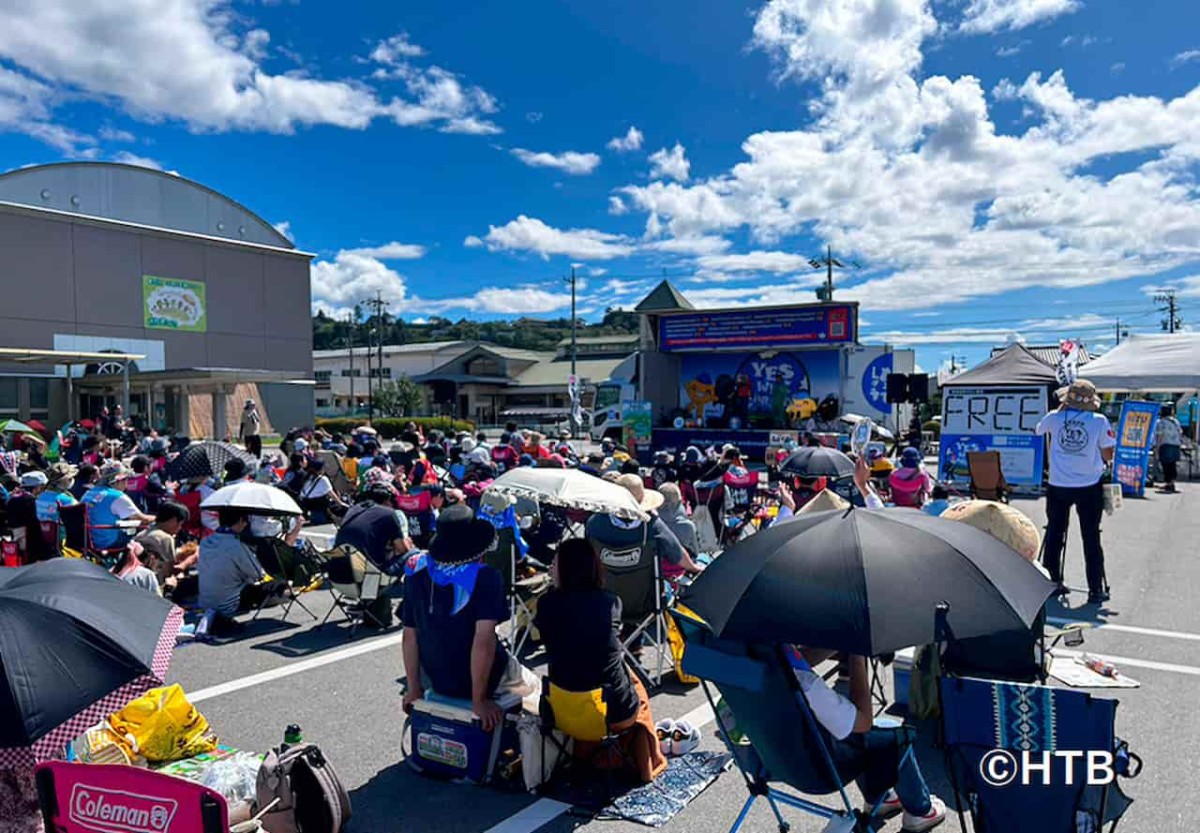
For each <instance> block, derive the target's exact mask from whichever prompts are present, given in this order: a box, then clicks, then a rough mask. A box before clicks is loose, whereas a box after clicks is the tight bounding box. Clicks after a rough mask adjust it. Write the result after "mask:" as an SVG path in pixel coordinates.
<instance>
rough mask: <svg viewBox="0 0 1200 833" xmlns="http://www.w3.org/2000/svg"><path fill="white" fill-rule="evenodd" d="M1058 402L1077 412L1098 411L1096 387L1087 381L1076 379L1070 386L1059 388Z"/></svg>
mask: <svg viewBox="0 0 1200 833" xmlns="http://www.w3.org/2000/svg"><path fill="white" fill-rule="evenodd" d="M1058 401H1059V402H1061V403H1062V404H1064V405H1066V406H1067V407H1068V408H1074V409H1075V410H1077V411H1098V410H1100V397H1099V396H1098V395H1097V394H1096V386H1095V385H1093V384H1092V383H1091V382H1089V381H1088V380H1087V379H1076V380H1075V381H1074V382H1072V383H1071V384H1070V386H1068V387H1065V388H1059V390H1058Z"/></svg>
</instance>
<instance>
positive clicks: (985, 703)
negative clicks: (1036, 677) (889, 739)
mask: <svg viewBox="0 0 1200 833" xmlns="http://www.w3.org/2000/svg"><path fill="white" fill-rule="evenodd" d="M940 695H941V701H942V709H941V712H942V726H941V731H942V739H943V749H944V751H945V755H946V770H947V773H948V774H949V776H950V781H951V784H952V786H953V787H954V792H955V805H956V809H957V811H958V815H959V823H960V824H961V825H963V827H962V829H963V830H966V829H967V828H966V825H965V820H964V812H963V804H964V799H965V804H966V806H967V808H968V810H969V812H970V815H971V821H972V823H973V829H974V830H975V831H976V833H988V831H1005V833H1021V831H1031V833H1094V832H1095V831H1098V830H1100V829H1101V828H1102V827H1103V826H1104V825H1107V824H1111V825H1112V827H1111V828H1110V830H1114V829H1116V825H1117V822H1118V821H1119V820H1120V818H1121V816H1122V815H1123V814H1124V813H1125V811H1126V810H1127V809H1128V808H1129V805H1130V804H1132V803H1133V802H1132V801H1131V799H1129V798H1128V797H1127V796H1126V795H1125V793H1124V792H1122V790H1121V788H1120V786H1119V785H1118V784H1117V782H1116V780H1115V779H1114V780H1113V781H1112V783H1110V784H1108V785H1105V786H1100V785H1095V786H1089V785H1088V784H1087V780H1088V772H1087V770H1088V762H1087V759H1086V752H1087V751H1088V750H1095V751H1098V752H1111V753H1113V754H1114V757H1115V760H1114V769H1115V771H1116V773H1117V774H1118V775H1124V776H1127V777H1136V776H1137V774H1138V772H1139V771H1140V770H1141V760H1140V759H1139V758H1138V757H1137V756H1136V755H1133V754H1132V753H1129V751H1128V747H1127V745H1125V744H1124V743H1123V742H1121V741H1118V739H1117V736H1116V717H1117V701H1116V700H1109V699H1103V698H1099V697H1093V696H1092V695H1090V694H1088V693H1086V692H1081V691H1074V690H1072V689H1066V688H1051V687H1049V686H1043V685H1025V684H1021V683H1007V682H998V681H994V680H978V679H972V678H969V677H943V678H942V679H941V683H940ZM995 750H1006V751H1007V752H1009V753H1011V757H1009V758H1007V759H1005V760H1000V761H999V763H997V764H995V765H994V766H991V767H990V768H989V761H992V760H994V759H995V758H996V756H997V755H998V753H997V752H996V751H995ZM1025 751H1028V752H1030V753H1031V754H1032V755H1033V756H1034V757H1033V761H1034V762H1035V763H1036V764H1040V763H1042V762H1043V760H1042V755H1041V753H1043V752H1046V753H1054V752H1057V751H1082V752H1084V753H1085V754H1084V756H1080V757H1077V758H1074V759H1073V760H1070V762H1068V759H1066V758H1059V757H1052V758H1050V764H1051V766H1050V769H1049V772H1048V774H1047V775H1045V776H1043V775H1042V771H1041V770H1040V769H1039V770H1031V771H1030V775H1031V777H1030V779H1029V783H1028V784H1025V783H1022V782H1023V780H1024V779H1023V775H1021V774H1017V775H1016V776H1015V777H1014V779H1013V780H1012V781H1011V782H1010V783H1006V784H1003V785H998V784H997V783H996V782H1000V781H1003V780H1004V779H1005V778H1006V777H1008V773H1009V772H1016V773H1020V772H1021V770H1020V765H1021V763H1022V753H1023V752H1025ZM1000 757H1001V758H1004V756H1002V755H1001V756H1000ZM1068 769H1069V770H1070V776H1071V777H1070V779H1069V780H1070V781H1071V783H1070V784H1068V783H1067V781H1068V775H1067V773H1068ZM1046 779H1048V780H1049V781H1050V783H1049V784H1046V783H1044V781H1045V780H1046ZM1101 820H1103V821H1101Z"/></svg>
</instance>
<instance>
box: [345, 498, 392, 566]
mask: <svg viewBox="0 0 1200 833" xmlns="http://www.w3.org/2000/svg"><path fill="white" fill-rule="evenodd" d="M403 532H404V530H402V529H401V528H400V521H399V520H397V519H396V510H394V509H389V508H388V507H386V506H379V505H378V504H375V503H361V504H359V505H357V506H354V507H351V509H350V511H349V512H347V513H346V517H345V518H343V519H342V525H341V526H340V527H338V532H337V537H336V538H335V539H334V545H336V546H341V545H342V544H349V545H350V546H352V547H354V548H355V549H356V550H358V551H359V552H361V553H362V554H363V555H365V556H366V557H367V558H369V559H371V561H372V562H374V563H375V564H376V565H377V566H379V567H382V566H384V565H385V564H387V563H388V562H389V561H391V560H392V541H394V540H396V539H397V538H400V537H403Z"/></svg>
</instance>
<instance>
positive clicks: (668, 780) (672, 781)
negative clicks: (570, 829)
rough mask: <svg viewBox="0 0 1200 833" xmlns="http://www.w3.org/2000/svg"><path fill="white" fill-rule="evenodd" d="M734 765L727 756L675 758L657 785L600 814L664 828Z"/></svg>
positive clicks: (705, 754)
mask: <svg viewBox="0 0 1200 833" xmlns="http://www.w3.org/2000/svg"><path fill="white" fill-rule="evenodd" d="M731 761H732V758H731V757H730V755H729V754H728V753H727V752H689V753H687V754H686V755H681V756H680V757H678V758H671V760H670V763H669V764H668V765H667V771H666V772H664V773H663V774H662V775H660V776H658V778H656V779H655V781H654V783H653V784H644V785H642V786H640V787H637V788H636V789H632V790H630V791H629V792H627V793H625V794H624V795H622V796H621V797H619V798H617V799H615V800H614V801H613V802H612V803H611V804H609V805H608V806H607V807H605V808H604V809H603V810H601V811H600V816H601V818H619V819H624V820H625V821H635V822H637V823H638V824H644V825H646V826H647V827H662V826H663V825H664V824H666V823H667V822H669V821H670V820H671V819H673V818H674V817H675V816H676V815H678V814H679V812H680V811H681V810H683V808H684V807H686V806H688V804H690V803H691V801H692V799H694V798H695V797H696V796H698V795H700V793H702V792H704V790H705V789H706V788H707V787H708V785H709V784H711V783H712V782H713V781H716V780H717V776H718V775H720V774H721V773H722V772H724V771H725V770H726V769H728V768H729V764H730V762H731Z"/></svg>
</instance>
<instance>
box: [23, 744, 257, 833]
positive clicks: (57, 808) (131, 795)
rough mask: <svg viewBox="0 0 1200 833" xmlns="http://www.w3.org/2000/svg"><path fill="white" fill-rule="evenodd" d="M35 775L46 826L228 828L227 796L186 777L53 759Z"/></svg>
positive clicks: (59, 830)
mask: <svg viewBox="0 0 1200 833" xmlns="http://www.w3.org/2000/svg"><path fill="white" fill-rule="evenodd" d="M34 780H35V782H36V784H37V792H38V804H39V806H40V807H41V811H42V820H43V822H44V824H45V827H46V830H48V831H51V830H52V831H56V833H92V831H96V830H104V831H111V833H116V831H124V830H131V831H132V830H145V831H152V830H153V831H164V833H166V831H170V833H227V831H228V830H229V807H228V804H227V803H226V801H225V797H224V796H222V795H221V794H220V793H219V792H216V791H215V790H210V789H209V788H208V787H205V786H202V785H201V784H199V783H197V782H194V781H189V780H187V779H185V778H176V777H175V776H172V775H163V774H161V773H158V772H152V771H151V770H148V769H140V768H138V767H132V766H120V765H117V766H113V765H104V764H99V765H97V764H71V763H66V762H65V761H52V762H50V763H43V764H38V766H37V769H35V770H34ZM122 820H124V822H123V821H122ZM239 829H240V827H239Z"/></svg>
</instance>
